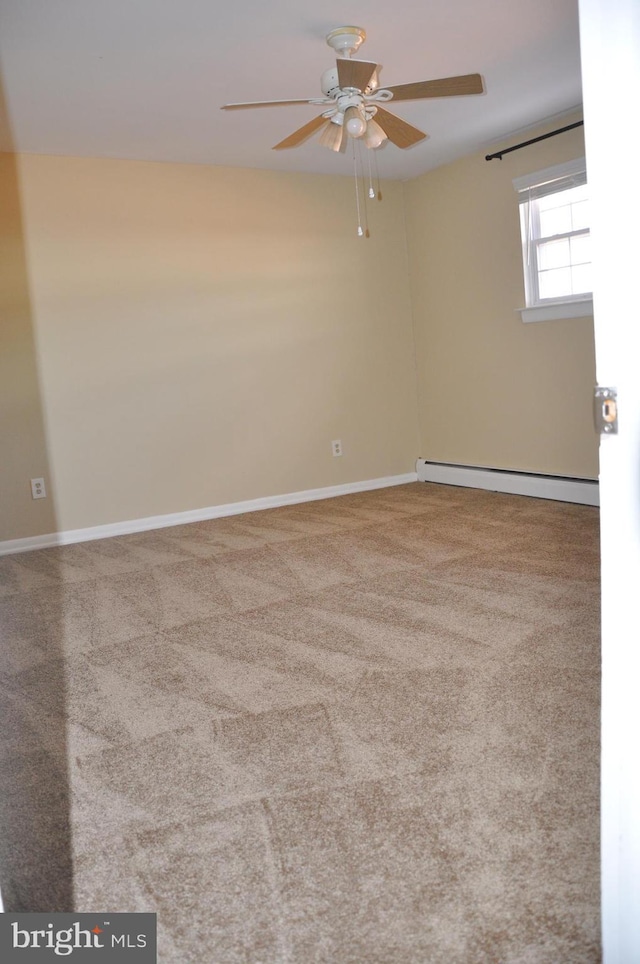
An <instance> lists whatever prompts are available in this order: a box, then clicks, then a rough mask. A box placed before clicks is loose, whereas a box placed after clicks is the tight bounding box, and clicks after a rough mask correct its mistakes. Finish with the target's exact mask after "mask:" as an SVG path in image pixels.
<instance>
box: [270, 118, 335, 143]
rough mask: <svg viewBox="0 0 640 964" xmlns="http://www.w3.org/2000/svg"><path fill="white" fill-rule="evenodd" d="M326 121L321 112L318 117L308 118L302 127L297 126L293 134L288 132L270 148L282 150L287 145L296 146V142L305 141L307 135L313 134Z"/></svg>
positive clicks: (326, 122)
mask: <svg viewBox="0 0 640 964" xmlns="http://www.w3.org/2000/svg"><path fill="white" fill-rule="evenodd" d="M328 123H329V121H328V120H327V118H326V117H325V116H324V115H323V114H319V115H318V117H314V118H313V120H310V121H309V123H308V124H305V125H304V127H299V128H298V130H297V131H294V132H293V134H289V136H288V137H285V139H284V140H283V141H280V143H279V144H276V145H275V147H273V148H272V150H274V151H282V150H284V149H285V148H287V147H297V146H298V144H302V142H303V141H306V139H307V138H308V137H311V135H312V134H314V133H315V132H316V131H317V130H318V128H320V127H322V125H323V124H328Z"/></svg>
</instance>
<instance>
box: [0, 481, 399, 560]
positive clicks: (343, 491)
mask: <svg viewBox="0 0 640 964" xmlns="http://www.w3.org/2000/svg"><path fill="white" fill-rule="evenodd" d="M417 481H418V476H417V474H416V473H415V472H407V473H405V474H404V475H387V476H384V477H383V478H381V479H366V480H365V481H363V482H347V483H345V484H344V485H327V486H325V487H324V488H322V489H303V490H302V491H301V492H289V493H287V494H286V495H269V496H266V497H265V498H262V499H248V500H247V501H245V502H228V503H227V504H226V505H212V506H207V507H206V508H204V509H189V510H187V511H186V512H171V513H169V514H168V515H153V516H147V517H146V518H144V519H130V520H128V521H126V522H111V523H109V524H108V525H101V526H91V527H90V528H88V529H68V530H67V531H65V532H50V533H48V534H46V535H42V536H29V537H28V538H26V539H8V540H5V541H4V542H0V556H7V555H10V554H12V553H16V552H29V551H31V550H33V549H49V548H51V547H52V546H68V545H71V544H73V543H75V542H90V541H92V540H93V539H109V538H111V537H112V536H124V535H129V534H130V533H132V532H147V531H148V530H149V529H165V528H167V527H168V526H181V525H185V524H186V523H188V522H204V521H205V520H207V519H221V518H223V517H224V516H230V515H241V514H242V513H243V512H259V511H260V510H261V509H276V508H278V506H283V505H296V504H297V503H299V502H315V501H317V500H319V499H333V498H335V497H336V496H339V495H351V494H352V493H354V492H369V491H370V490H372V489H386V488H388V487H390V486H392V485H406V483H407V482H417Z"/></svg>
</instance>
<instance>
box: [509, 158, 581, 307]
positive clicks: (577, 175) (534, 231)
mask: <svg viewBox="0 0 640 964" xmlns="http://www.w3.org/2000/svg"><path fill="white" fill-rule="evenodd" d="M586 182H587V176H586V162H585V159H584V157H580V158H576V160H573V161H568V162H567V163H565V164H556V165H554V167H547V168H545V169H544V170H542V171H535V172H533V173H531V174H525V175H524V176H523V177H517V178H514V181H513V186H514V188H515V190H516V191H517V192H518V200H519V205H520V218H521V235H522V264H523V269H524V282H525V300H526V307H525V308H519V309H518V311H519V312H520V315H521V317H522V320H523V321H526V322H529V321H553V320H557V319H560V318H582V317H586V316H588V315H592V314H593V297H592V295H591V293H589V294H579V295H564V296H562V297H558V298H540V295H539V291H538V261H537V250H538V245H539V243H540V241H541V240H543V239H542V238H541V237H540V224H539V220H538V210H537V205H535V204H533V203H531V202H533V201H535V200H536V199H538V198H540V197H545V196H546V195H549V194H555V193H557V192H559V191H566V190H567V189H568V188H571V187H577V186H578V185H579V184H586ZM588 233H589V230H588V229H585V230H582V231H573V232H568V233H566V234H562V235H556V236H554V237H557V238H558V239H560V238H564V237H577V236H579V235H585V234H588ZM544 240H548V239H546V238H545V239H544Z"/></svg>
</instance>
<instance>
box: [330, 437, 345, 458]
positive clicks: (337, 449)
mask: <svg viewBox="0 0 640 964" xmlns="http://www.w3.org/2000/svg"><path fill="white" fill-rule="evenodd" d="M331 452H332V454H333V456H334V458H335V457H337V456H338V455H342V442H341V440H340V439H339V438H334V440H333V442H332V443H331Z"/></svg>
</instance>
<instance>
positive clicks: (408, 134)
mask: <svg viewBox="0 0 640 964" xmlns="http://www.w3.org/2000/svg"><path fill="white" fill-rule="evenodd" d="M376 107H377V108H378V110H377V111H376V113H375V120H376V123H378V124H379V125H380V127H381V128H382V130H383V131H384V132H385V134H386V135H387V137H388V138H389V140H390V141H391V143H392V144H395V145H396V147H402V148H405V147H412V146H413V145H414V144H417V143H418V141H422V140H424V138H425V137H426V136H427V135H426V134H425V133H424V132H423V131H419V130H418V128H417V127H412V125H411V124H408V123H407V122H406V121H405V120H402V118H401V117H396V115H395V114H392V113H391V112H390V111H388V110H385V109H384V107H380V105H379V104H376Z"/></svg>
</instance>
